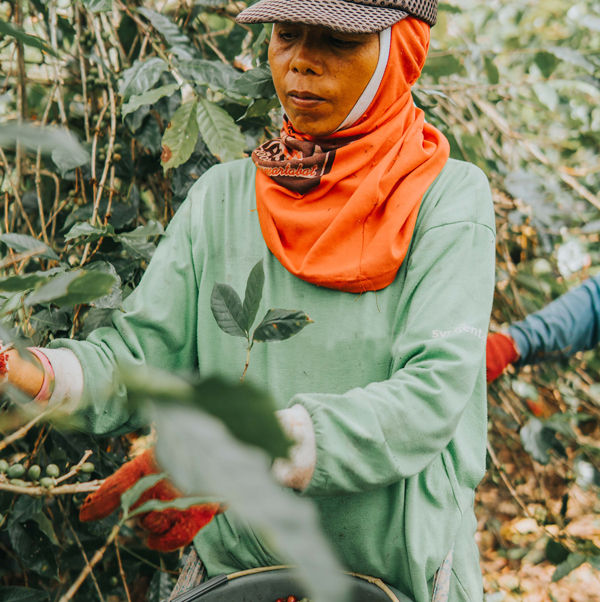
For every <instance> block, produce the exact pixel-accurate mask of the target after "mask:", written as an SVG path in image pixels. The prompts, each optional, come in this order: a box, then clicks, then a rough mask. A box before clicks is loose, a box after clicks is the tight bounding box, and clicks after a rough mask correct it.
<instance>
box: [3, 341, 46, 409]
mask: <svg viewBox="0 0 600 602" xmlns="http://www.w3.org/2000/svg"><path fill="white" fill-rule="evenodd" d="M2 356H4V358H3V359H4V361H3V362H0V381H1V380H3V379H2V377H3V376H6V377H7V382H8V383H9V384H10V385H12V386H13V387H15V388H17V389H19V390H20V391H23V393H25V394H26V395H28V396H29V397H31V398H32V399H33V398H35V397H36V396H37V394H38V393H39V392H40V390H41V388H42V385H43V383H44V369H43V368H42V365H41V363H40V361H39V360H38V359H37V358H36V357H35V356H34V355H31V356H30V359H23V358H22V357H21V356H20V355H19V353H18V351H17V350H16V349H11V350H10V351H7V352H5V353H3V354H2Z"/></svg>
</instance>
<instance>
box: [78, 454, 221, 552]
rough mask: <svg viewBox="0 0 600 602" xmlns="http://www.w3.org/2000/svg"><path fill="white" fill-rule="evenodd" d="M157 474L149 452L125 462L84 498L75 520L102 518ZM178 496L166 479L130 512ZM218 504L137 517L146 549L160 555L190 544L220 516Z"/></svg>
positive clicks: (155, 512) (158, 471)
mask: <svg viewBox="0 0 600 602" xmlns="http://www.w3.org/2000/svg"><path fill="white" fill-rule="evenodd" d="M160 472H161V470H160V468H159V466H158V464H157V463H156V460H155V458H154V451H153V450H151V449H149V450H148V451H145V452H144V453H143V454H142V455H141V456H138V457H137V458H135V459H134V460H131V461H130V462H127V463H126V464H124V465H123V466H121V468H119V470H117V472H115V474H113V475H112V476H110V477H108V479H106V481H104V483H103V484H102V486H101V487H100V489H98V490H97V491H94V493H91V494H90V495H88V497H87V498H86V499H85V501H84V503H83V505H82V506H81V509H80V511H79V520H81V521H82V522H89V521H94V520H100V519H103V518H106V517H107V516H108V515H109V514H112V513H113V512H114V511H115V510H116V509H117V508H118V507H119V506H120V505H121V494H122V493H124V492H125V491H127V490H128V489H129V488H130V487H132V486H133V485H135V484H136V483H137V482H138V481H139V480H140V479H141V478H142V477H145V476H147V475H151V474H158V473H160ZM178 497H182V494H181V493H180V492H179V491H178V490H177V489H175V487H174V486H173V485H172V484H171V483H170V482H169V481H167V480H166V479H163V480H162V481H159V482H158V483H157V484H156V485H154V487H151V488H150V489H147V490H146V491H145V492H144V493H143V494H142V496H141V497H140V499H139V500H138V501H137V502H136V503H135V504H134V505H133V506H132V510H134V509H135V508H137V507H138V506H141V505H142V504H143V503H144V502H147V501H148V500H163V501H166V500H174V499H175V498H178ZM224 510H225V508H224V506H222V505H221V504H219V503H214V504H212V503H211V504H201V505H199V506H192V507H191V508H188V509H187V510H175V509H173V508H170V509H167V510H162V511H153V512H147V513H145V514H141V515H140V524H141V526H142V527H143V528H144V529H146V530H147V531H149V532H150V536H149V537H148V547H149V548H151V549H153V550H159V551H161V552H172V551H173V550H177V549H178V548H181V547H184V546H187V545H189V544H190V543H192V540H193V539H194V537H195V536H196V534H197V533H198V531H200V529H202V527H204V526H205V525H207V524H208V523H209V522H210V521H211V520H212V519H213V517H214V516H215V515H216V514H221V513H222V512H224Z"/></svg>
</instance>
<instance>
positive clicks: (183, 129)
mask: <svg viewBox="0 0 600 602" xmlns="http://www.w3.org/2000/svg"><path fill="white" fill-rule="evenodd" d="M197 106H198V102H197V101H196V100H195V99H194V100H188V102H186V103H184V104H182V105H181V106H180V107H179V108H178V109H177V111H175V115H173V117H172V119H171V123H169V125H168V127H167V129H166V130H165V134H164V136H163V139H162V147H163V152H162V155H161V165H162V166H163V169H164V170H165V172H166V171H167V170H168V169H171V168H172V167H179V166H180V165H181V164H182V163H185V162H186V161H187V160H188V159H189V158H190V157H191V155H192V153H193V152H194V147H195V146H196V142H198V122H197V121H196V108H197Z"/></svg>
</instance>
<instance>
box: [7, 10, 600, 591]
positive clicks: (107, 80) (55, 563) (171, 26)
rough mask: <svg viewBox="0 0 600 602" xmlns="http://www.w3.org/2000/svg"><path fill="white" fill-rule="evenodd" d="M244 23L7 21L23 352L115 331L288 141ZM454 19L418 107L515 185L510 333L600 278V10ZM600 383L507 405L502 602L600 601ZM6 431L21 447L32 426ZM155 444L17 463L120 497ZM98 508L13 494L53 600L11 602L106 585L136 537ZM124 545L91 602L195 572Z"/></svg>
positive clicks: (494, 449)
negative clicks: (74, 471)
mask: <svg viewBox="0 0 600 602" xmlns="http://www.w3.org/2000/svg"><path fill="white" fill-rule="evenodd" d="M244 6H246V3H244V2H226V1H221V0H200V1H199V2H192V1H190V2H185V1H181V2H176V1H171V0H165V1H164V2H163V1H160V0H159V1H157V2H156V3H152V2H149V1H146V2H143V3H142V2H135V1H129V2H127V3H126V4H125V3H123V2H122V1H121V0H78V1H76V2H75V3H71V2H70V1H68V0H60V1H55V0H49V1H47V2H45V1H43V0H31V1H30V2H2V3H0V19H1V20H0V27H1V30H0V34H2V36H1V39H0V148H1V150H2V153H0V174H1V180H0V194H1V197H2V198H1V199H0V200H1V201H2V202H1V203H0V230H1V235H0V269H1V270H2V273H1V274H0V276H1V277H0V291H1V292H0V314H1V317H2V320H3V321H4V323H5V327H6V328H16V329H17V330H18V331H19V333H20V334H21V335H23V336H25V337H27V338H29V339H30V340H31V341H32V342H33V343H34V344H36V345H44V344H45V343H47V342H48V341H49V340H51V339H52V338H54V337H72V338H85V336H87V334H89V332H91V331H92V330H93V329H95V328H97V327H99V326H102V325H105V324H107V321H108V318H109V315H110V312H111V311H112V310H113V309H115V308H118V307H120V305H121V303H122V300H123V299H124V298H125V297H126V296H127V295H128V294H129V293H130V292H131V291H132V290H133V288H135V286H136V285H137V283H138V282H139V280H140V278H141V276H142V274H143V271H144V269H145V267H146V266H147V263H148V261H149V260H150V258H151V256H152V252H153V249H154V246H155V243H156V241H157V237H159V236H160V233H161V232H162V231H163V228H164V227H165V226H166V225H167V223H168V221H169V219H170V218H171V217H172V215H173V214H174V212H175V211H176V210H177V208H178V206H179V205H180V203H181V202H182V201H183V199H184V198H185V196H186V194H187V191H188V190H189V188H190V187H191V185H192V184H193V183H194V182H195V181H196V180H197V179H198V178H199V177H200V176H201V175H202V173H203V172H204V171H206V169H208V168H209V167H210V166H211V165H213V164H215V163H216V162H218V161H228V160H233V159H236V158H240V157H242V156H243V155H244V153H245V154H248V153H249V152H250V151H251V149H252V148H254V147H255V146H256V145H257V144H259V143H260V142H261V141H263V140H264V139H266V138H269V137H272V136H274V135H276V133H277V131H278V128H279V124H280V122H281V112H280V109H279V107H278V103H277V101H276V100H275V99H274V96H275V95H274V89H273V87H272V83H271V82H270V77H269V72H268V68H267V66H266V65H265V63H264V61H265V60H266V50H267V41H268V35H269V29H268V27H263V26H260V25H258V26H249V27H247V26H244V27H242V26H240V25H237V24H235V22H234V17H235V15H236V14H237V13H238V12H239V11H240V10H241V9H243V8H244ZM440 8H441V11H440V18H439V22H438V25H437V26H436V27H435V28H434V29H433V30H432V34H433V39H432V45H431V51H430V55H429V58H428V61H427V64H426V67H425V71H424V74H423V76H422V78H421V80H420V81H419V83H418V85H417V86H416V87H415V90H414V97H415V101H416V102H417V104H418V105H419V106H421V107H423V108H424V110H425V111H426V114H427V118H428V120H430V121H431V122H432V123H434V124H435V125H436V126H438V127H439V128H440V129H441V130H442V131H443V132H444V133H445V134H446V135H447V136H448V138H449V139H450V141H451V145H452V154H453V156H454V157H456V158H459V159H464V160H467V161H471V162H473V163H475V164H477V165H478V166H479V167H481V168H482V169H483V170H484V171H485V172H486V173H487V174H488V176H489V178H490V181H491V183H492V187H493V191H494V199H495V203H496V213H497V226H498V266H497V287H496V298H495V306H494V313H493V320H492V324H491V329H492V330H498V329H499V328H501V327H502V325H503V324H506V323H510V322H512V321H514V320H516V319H519V318H521V317H523V316H525V315H526V314H527V313H529V312H531V311H534V310H535V309H538V308H540V307H542V306H543V305H545V304H546V303H548V302H549V301H550V300H552V299H553V298H555V297H557V296H558V295H560V294H561V293H563V292H565V291H566V290H568V289H570V288H572V287H574V286H577V285H578V284H579V283H580V282H581V281H582V280H583V279H585V278H587V277H589V276H591V275H595V274H596V273H597V272H598V265H599V264H600V214H599V209H600V198H599V196H598V193H599V191H600V107H599V102H598V101H599V99H600V2H595V1H592V0H579V1H576V2H571V1H568V0H546V1H544V2H538V1H535V0H518V1H508V0H492V1H487V2H483V1H479V0H455V1H453V2H452V3H440ZM28 36H35V37H28ZM18 124H27V125H30V126H31V128H39V126H40V125H51V126H61V127H62V128H64V129H67V130H68V132H69V133H70V136H71V137H69V138H65V137H64V134H59V133H54V134H52V135H51V136H50V135H49V137H48V136H47V137H46V138H43V137H42V136H41V134H39V130H35V129H31V130H22V129H21V130H19V132H20V142H19V143H18V144H17V145H16V146H15V145H14V143H13V142H14V139H15V135H14V131H15V127H18ZM169 124H170V126H169ZM36 132H37V133H36ZM61 135H62V136H63V137H62V138H61V137H60V136H61ZM40 145H41V146H40ZM38 147H39V148H38ZM599 370H600V358H599V357H598V355H597V353H596V352H593V351H592V352H588V353H585V354H579V356H578V357H576V358H574V359H572V360H571V361H569V362H566V361H557V362H553V363H552V362H551V363H546V364H544V366H541V367H534V368H525V369H523V370H521V371H520V372H519V373H516V372H514V371H513V372H511V373H509V374H507V375H505V376H504V377H502V378H501V379H500V380H499V382H497V383H496V384H495V385H494V386H493V387H490V393H489V402H490V404H489V409H490V412H489V433H490V440H489V448H488V451H489V472H488V475H487V477H486V479H485V481H484V483H483V485H482V486H481V487H480V490H479V493H478V497H477V515H478V518H479V532H478V542H479V545H480V550H481V553H482V569H483V571H484V582H485V588H486V600H487V602H502V601H503V600H528V601H532V602H533V601H534V600H565V601H566V600H571V599H573V600H598V599H600V594H599V592H600V579H599V578H598V573H597V572H596V569H600V519H599V518H598V511H599V502H598V496H597V493H598V486H599V485H600V444H599V437H598V434H599V425H600V423H599V418H600V380H599V378H598V371H599ZM2 411H3V418H4V420H3V422H2V425H1V426H2V429H3V430H4V432H5V433H7V432H8V431H9V430H12V429H13V428H14V426H12V423H11V420H14V416H13V413H12V410H11V406H10V405H9V403H8V402H5V403H4V405H3V410H2ZM148 438H149V436H148V433H147V432H140V433H134V434H132V435H128V436H123V437H115V438H108V439H107V438H104V439H95V438H92V437H89V436H86V435H83V434H80V433H74V432H61V431H59V430H57V429H56V428H53V427H51V426H49V425H47V424H46V425H36V426H34V427H32V428H31V429H30V430H29V431H28V432H27V434H26V435H25V436H23V437H21V438H19V439H17V440H15V441H14V442H13V443H12V444H11V445H10V446H7V447H6V448H5V449H3V450H1V451H0V456H2V457H5V458H7V459H10V460H11V461H16V460H21V461H23V462H25V463H34V462H35V463H39V464H41V465H42V466H43V465H47V464H49V463H51V462H54V463H57V464H59V466H60V467H61V469H62V470H64V469H65V468H66V467H67V466H72V465H73V464H75V463H77V462H78V461H79V460H80V458H81V457H82V455H83V453H84V451H85V450H86V449H91V450H93V452H94V456H93V459H94V461H95V463H96V471H95V473H94V474H93V475H92V478H94V479H96V478H98V479H99V478H103V477H106V476H108V475H109V474H111V473H112V472H114V470H115V469H116V468H117V467H118V466H119V465H120V464H121V463H123V462H124V461H125V460H126V459H127V457H129V456H130V455H132V454H135V453H136V452H137V451H138V450H139V449H141V448H143V447H144V446H145V445H147V442H148ZM82 496H83V494H76V495H65V496H61V497H60V498H51V499H49V500H47V501H44V500H38V499H35V498H32V497H30V496H19V495H14V494H13V493H10V492H7V491H2V490H1V485H0V513H2V515H3V518H2V519H0V522H1V523H2V524H1V526H0V580H1V583H2V587H4V588H7V587H18V586H28V587H30V588H34V589H35V590H37V591H36V592H33V591H29V592H28V593H27V592H25V593H24V591H25V590H14V589H10V590H8V589H1V588H0V598H3V599H7V600H13V599H19V600H23V601H24V602H25V601H26V602H36V601H37V600H42V599H46V598H48V599H54V600H57V599H58V597H59V596H60V595H61V593H64V591H65V590H66V588H67V587H68V586H69V584H70V583H71V582H72V580H73V579H74V578H75V576H76V575H77V574H79V572H80V571H81V569H82V568H83V567H84V565H85V560H84V557H83V554H82V549H83V550H84V551H85V553H86V554H87V555H88V556H91V555H92V554H93V553H94V551H95V550H97V549H98V548H99V547H100V546H101V545H102V544H103V542H104V541H105V540H106V537H107V535H108V533H109V532H110V529H111V527H112V525H113V524H114V520H113V519H106V521H103V522H102V523H101V524H90V525H81V524H80V523H79V522H78V520H77V505H78V504H79V503H80V502H81V499H82ZM119 541H120V548H121V561H122V563H121V564H122V567H123V575H121V571H120V568H119V561H118V558H117V556H116V549H115V548H114V547H111V548H110V549H109V550H108V551H107V553H106V554H105V556H104V558H103V560H102V562H101V564H99V565H97V567H96V568H95V569H94V577H95V582H94V580H92V579H88V580H86V582H85V583H84V585H83V586H82V588H81V589H80V590H79V592H78V593H77V594H76V596H75V598H77V599H82V600H83V599H84V598H85V597H86V596H87V597H90V596H91V597H92V598H94V599H95V598H98V597H101V598H102V599H104V598H105V599H107V600H108V599H110V600H115V601H116V600H125V599H126V598H127V597H130V598H131V599H132V600H133V599H135V600H148V601H149V602H158V601H159V600H162V599H163V598H164V597H165V596H166V595H167V593H168V591H169V589H170V587H171V586H172V584H173V580H174V578H175V577H176V574H177V572H178V570H179V567H180V555H178V554H171V555H168V554H160V555H159V554H157V553H154V552H150V551H149V550H147V549H146V548H145V547H144V546H143V542H142V540H141V539H140V537H139V533H137V532H136V530H135V528H134V527H133V526H130V525H128V526H126V527H124V528H123V530H122V531H121V534H120V536H119ZM40 551H42V553H40ZM556 567H557V568H556ZM123 576H124V577H125V580H126V581H127V582H128V585H129V586H128V588H125V587H124V586H123Z"/></svg>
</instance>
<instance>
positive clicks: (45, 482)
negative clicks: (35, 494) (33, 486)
mask: <svg viewBox="0 0 600 602" xmlns="http://www.w3.org/2000/svg"><path fill="white" fill-rule="evenodd" d="M40 485H41V486H42V487H44V489H50V487H54V485H56V481H55V480H54V479H53V478H52V477H43V478H41V479H40Z"/></svg>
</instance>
